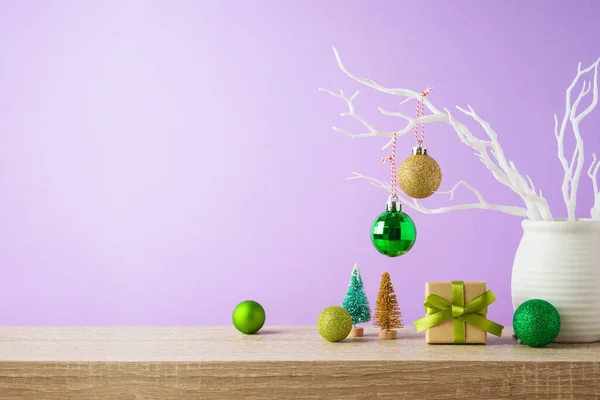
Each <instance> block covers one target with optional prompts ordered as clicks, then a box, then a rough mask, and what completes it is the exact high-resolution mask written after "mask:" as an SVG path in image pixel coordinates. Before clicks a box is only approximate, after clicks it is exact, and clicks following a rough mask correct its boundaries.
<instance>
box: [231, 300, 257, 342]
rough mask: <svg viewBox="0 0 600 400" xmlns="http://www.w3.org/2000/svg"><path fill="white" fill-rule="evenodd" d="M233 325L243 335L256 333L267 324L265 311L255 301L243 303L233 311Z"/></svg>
mask: <svg viewBox="0 0 600 400" xmlns="http://www.w3.org/2000/svg"><path fill="white" fill-rule="evenodd" d="M231 319H232V321H233V325H234V326H235V328H236V329H237V330H238V331H240V332H242V333H248V334H251V333H256V332H258V331H259V330H260V328H262V327H263V325H264V324H265V319H266V314H265V309H264V308H263V307H262V306H261V305H260V304H258V303H257V302H256V301H253V300H246V301H242V302H241V303H240V304H238V305H237V306H236V307H235V309H234V310H233V315H232V316H231Z"/></svg>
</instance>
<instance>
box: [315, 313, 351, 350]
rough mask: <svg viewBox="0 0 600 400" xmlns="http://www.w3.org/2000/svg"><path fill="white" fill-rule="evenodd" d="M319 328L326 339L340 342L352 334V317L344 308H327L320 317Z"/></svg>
mask: <svg viewBox="0 0 600 400" xmlns="http://www.w3.org/2000/svg"><path fill="white" fill-rule="evenodd" d="M317 328H318V329H319V333H320V334H321V336H323V337H324V338H325V339H327V340H329V341H330V342H339V341H341V340H344V339H346V337H348V335H349V334H350V331H351V330H352V317H351V316H350V314H349V313H348V311H346V310H345V309H344V308H343V307H340V306H331V307H327V308H326V309H324V310H323V311H322V312H321V314H320V315H319V321H318V322H317Z"/></svg>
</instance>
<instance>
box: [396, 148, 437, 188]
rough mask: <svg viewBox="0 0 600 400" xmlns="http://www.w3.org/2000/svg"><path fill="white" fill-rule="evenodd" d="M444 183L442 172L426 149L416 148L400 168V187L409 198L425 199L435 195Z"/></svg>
mask: <svg viewBox="0 0 600 400" xmlns="http://www.w3.org/2000/svg"><path fill="white" fill-rule="evenodd" d="M441 183H442V170H441V168H440V166H439V164H438V163H437V161H435V160H434V159H433V158H432V157H430V156H429V155H428V154H427V149H426V148H425V147H415V148H414V149H413V154H412V155H410V156H408V157H407V158H406V159H405V160H404V161H402V164H400V166H399V167H398V185H400V189H402V191H403V192H404V193H406V195H407V196H409V197H412V198H413V199H424V198H426V197H429V196H431V195H432V194H434V193H435V191H436V190H438V188H439V187H440V184H441Z"/></svg>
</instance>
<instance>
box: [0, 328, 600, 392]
mask: <svg viewBox="0 0 600 400" xmlns="http://www.w3.org/2000/svg"><path fill="white" fill-rule="evenodd" d="M365 335H366V336H365V337H363V338H348V339H346V340H344V341H342V342H340V343H329V342H327V341H325V340H324V339H322V338H321V336H320V335H319V333H318V332H317V329H316V327H267V328H265V329H264V330H263V331H261V333H260V334H256V335H244V334H241V333H239V332H237V331H236V330H235V329H234V328H233V327H229V326H227V327H118V328H117V327H114V328H100V327H64V328H62V327H0V398H1V399H2V400H13V399H15V400H17V399H19V400H21V399H36V400H38V399H39V400H65V399H78V400H101V399H111V400H112V399H118V400H138V399H145V400H154V399H160V400H169V399H173V400H175V399H176V400H188V399H189V400H192V399H194V400H197V399H210V400H219V399H224V400H226V399H256V400H259V399H260V400H268V399H296V398H298V399H345V400H350V399H361V400H365V399H371V398H374V399H394V400H396V399H415V398H421V399H427V400H429V399H456V398H460V399H462V400H475V399H476V400H485V399H524V400H525V399H526V400H529V399H544V400H547V399H553V398H561V399H574V400H575V399H576V400H582V399H598V398H600V343H592V344H579V345H567V344H551V345H549V346H547V347H545V348H539V349H535V348H530V347H527V346H524V345H519V344H516V343H514V342H513V341H512V338H511V336H512V330H511V329H510V328H506V329H505V332H504V337H502V338H496V337H494V336H488V344H487V345H427V344H426V343H425V337H424V334H422V333H416V332H415V330H414V328H413V327H408V328H404V329H400V330H399V332H398V339H397V340H379V339H378V337H377V330H376V329H374V328H365Z"/></svg>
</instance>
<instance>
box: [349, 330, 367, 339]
mask: <svg viewBox="0 0 600 400" xmlns="http://www.w3.org/2000/svg"><path fill="white" fill-rule="evenodd" d="M364 335H365V330H364V329H363V328H352V330H351V331H350V335H348V336H350V337H363V336H364Z"/></svg>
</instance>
